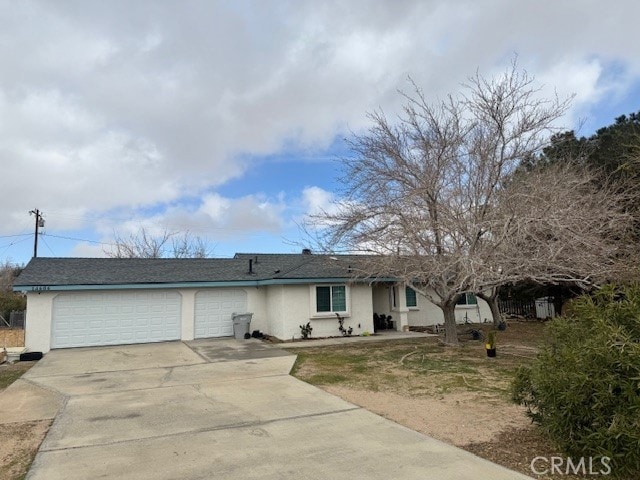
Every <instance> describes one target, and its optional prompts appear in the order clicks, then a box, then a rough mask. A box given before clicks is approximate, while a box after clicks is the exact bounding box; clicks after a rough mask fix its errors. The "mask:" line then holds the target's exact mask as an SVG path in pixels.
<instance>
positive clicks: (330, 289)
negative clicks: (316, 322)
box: [316, 285, 347, 313]
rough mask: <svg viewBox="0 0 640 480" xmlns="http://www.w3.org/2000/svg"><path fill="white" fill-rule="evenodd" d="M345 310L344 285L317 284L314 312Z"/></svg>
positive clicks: (345, 292) (345, 291)
mask: <svg viewBox="0 0 640 480" xmlns="http://www.w3.org/2000/svg"><path fill="white" fill-rule="evenodd" d="M346 311H347V287H346V285H317V286H316V312H317V313H335V312H338V313H340V312H346Z"/></svg>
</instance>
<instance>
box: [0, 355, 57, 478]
mask: <svg viewBox="0 0 640 480" xmlns="http://www.w3.org/2000/svg"><path fill="white" fill-rule="evenodd" d="M34 364H35V362H18V363H15V364H7V363H5V364H2V365H0V393H1V392H2V391H3V390H4V389H5V388H7V387H8V386H9V385H11V384H12V383H13V382H14V381H16V380H17V379H18V378H20V377H21V376H22V374H24V373H25V372H26V371H27V370H29V369H30V368H31V367H32V366H33V365H34ZM2 408H11V405H3V407H2ZM50 425H51V422H50V421H49V420H41V421H36V422H21V423H4V424H0V439H1V441H0V479H2V480H19V479H23V478H24V477H25V475H26V474H27V471H28V470H29V466H30V465H31V462H32V461H33V458H34V457H35V455H36V452H37V451H38V447H39V446H40V444H41V443H42V440H44V437H45V435H46V434H47V431H48V430H49V426H50Z"/></svg>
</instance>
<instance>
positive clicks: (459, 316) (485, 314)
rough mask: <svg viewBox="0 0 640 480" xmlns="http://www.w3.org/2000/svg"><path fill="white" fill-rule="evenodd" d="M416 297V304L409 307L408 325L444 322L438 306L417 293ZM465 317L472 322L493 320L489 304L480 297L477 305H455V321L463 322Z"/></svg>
mask: <svg viewBox="0 0 640 480" xmlns="http://www.w3.org/2000/svg"><path fill="white" fill-rule="evenodd" d="M434 295H435V292H434ZM416 298H417V303H418V306H417V307H415V308H413V307H411V308H409V314H408V316H409V325H411V326H426V325H436V324H443V323H444V314H443V313H442V310H441V309H440V308H439V307H438V306H436V305H435V304H434V303H432V302H431V301H430V300H429V299H428V298H427V297H425V296H424V295H421V294H419V293H418V294H417V295H416ZM465 318H466V319H468V321H469V322H472V323H483V322H485V321H487V322H491V321H492V320H493V317H492V316H491V309H490V308H489V305H488V304H487V302H485V301H484V300H482V299H480V298H478V305H458V306H456V321H457V322H458V323H464V322H465Z"/></svg>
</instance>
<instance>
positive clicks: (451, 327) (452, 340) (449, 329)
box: [441, 302, 459, 346]
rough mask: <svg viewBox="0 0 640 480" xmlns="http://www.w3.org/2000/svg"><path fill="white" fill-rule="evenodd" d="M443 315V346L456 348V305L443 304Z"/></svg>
mask: <svg viewBox="0 0 640 480" xmlns="http://www.w3.org/2000/svg"><path fill="white" fill-rule="evenodd" d="M441 308H442V313H444V343H445V345H451V346H458V345H459V343H458V328H457V326H456V304H455V302H453V303H445V304H444V305H442V306H441Z"/></svg>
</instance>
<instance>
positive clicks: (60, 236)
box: [41, 233, 115, 246]
mask: <svg viewBox="0 0 640 480" xmlns="http://www.w3.org/2000/svg"><path fill="white" fill-rule="evenodd" d="M41 235H42V236H45V235H46V236H47V237H52V238H61V239H63V240H73V241H75V242H87V243H95V244H97V245H108V246H115V244H113V243H107V242H98V241H97V240H89V239H87V238H77V237H65V236H63V235H53V234H51V233H42V234H41Z"/></svg>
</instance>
